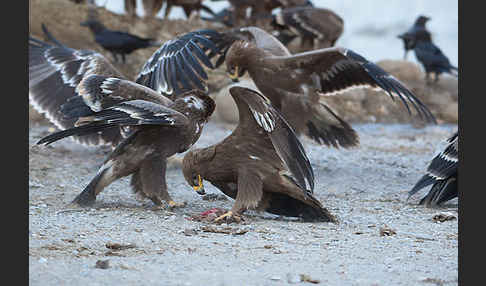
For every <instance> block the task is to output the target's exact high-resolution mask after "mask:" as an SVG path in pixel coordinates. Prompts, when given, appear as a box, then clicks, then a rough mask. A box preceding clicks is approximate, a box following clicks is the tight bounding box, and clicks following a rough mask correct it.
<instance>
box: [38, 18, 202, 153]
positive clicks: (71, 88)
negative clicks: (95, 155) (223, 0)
mask: <svg viewBox="0 0 486 286" xmlns="http://www.w3.org/2000/svg"><path fill="white" fill-rule="evenodd" d="M42 28H43V30H44V32H45V33H46V36H47V38H48V39H49V41H51V42H52V44H49V43H46V42H44V41H41V40H38V39H36V38H33V37H30V38H29V102H30V104H31V105H32V106H33V107H34V108H35V109H36V110H37V111H38V112H39V113H41V114H44V115H45V116H46V118H47V119H49V121H51V122H52V123H53V124H54V125H55V126H56V127H58V128H59V129H61V130H64V129H68V128H71V127H74V124H75V122H76V121H77V119H78V118H79V116H82V115H83V114H84V115H86V114H90V113H91V112H92V111H91V109H90V108H89V107H88V106H87V105H86V104H85V102H84V101H83V99H82V97H80V95H79V94H78V93H77V91H76V87H77V86H78V84H79V83H80V82H81V80H82V79H83V78H84V77H86V76H89V75H92V74H96V75H101V76H105V77H114V78H119V79H125V80H128V79H127V78H126V76H125V75H123V74H122V73H121V72H120V71H118V70H117V69H116V68H115V67H114V66H113V65H112V64H111V63H110V61H108V60H107V59H106V58H105V57H104V56H103V55H102V54H100V53H97V52H95V51H92V50H75V49H72V48H69V47H66V46H65V45H63V44H62V43H60V42H59V41H58V40H57V39H55V38H54V36H53V35H52V34H50V32H49V31H48V30H47V28H46V27H45V26H43V27H42ZM192 33H197V34H201V35H205V32H204V31H201V32H198V31H195V32H191V33H189V34H186V35H185V36H186V37H185V38H183V39H179V38H175V39H172V40H169V41H167V42H166V43H165V44H163V45H162V46H161V49H162V50H164V51H170V52H171V53H173V55H172V56H171V55H164V60H165V61H166V62H171V63H175V59H174V55H177V54H178V51H180V50H184V51H185V49H196V48H197V49H202V48H205V45H207V44H206V43H205V42H201V41H199V40H198V39H199V38H198V37H200V36H196V37H192V36H191V37H189V35H190V34H192ZM184 51H183V53H184ZM191 60H192V61H196V59H194V57H193V55H192V54H191V55H189V56H188V57H187V58H186V60H185V61H183V62H180V61H177V64H174V65H170V66H169V67H168V68H167V69H168V70H170V72H168V73H164V74H168V75H170V77H169V79H167V80H165V81H164V87H165V88H166V89H165V90H164V91H162V90H160V89H159V90H157V91H158V92H159V93H162V94H163V95H164V96H166V97H169V98H172V99H173V98H175V97H177V96H178V95H180V94H182V93H184V92H187V91H190V90H192V89H193V85H191V82H189V81H187V80H185V79H188V78H191V74H187V75H186V72H187V73H189V71H192V69H191V68H190V66H191V65H193V64H192V62H191ZM150 61H151V60H150V59H149V61H148V63H146V65H145V66H144V67H143V69H142V70H141V72H140V74H139V75H138V76H137V78H136V79H135V80H136V81H137V83H140V84H141V85H145V86H148V87H150V88H152V86H149V85H148V84H147V83H148V81H147V78H146V76H145V72H147V73H148V72H151V71H153V67H152V66H150V64H149V62H150ZM157 71H160V70H157ZM150 76H151V77H150V78H149V79H151V80H155V76H160V74H159V73H157V74H150ZM206 78H207V77H206ZM157 82H159V81H157ZM199 89H200V90H203V92H206V91H207V90H204V89H203V88H199ZM72 138H73V139H74V140H75V141H76V142H78V143H80V144H82V145H86V146H99V145H111V146H112V147H114V146H116V145H118V143H120V141H121V140H122V136H121V134H120V131H119V130H116V129H109V130H103V131H101V132H100V133H99V134H97V133H94V134H88V135H84V136H72Z"/></svg>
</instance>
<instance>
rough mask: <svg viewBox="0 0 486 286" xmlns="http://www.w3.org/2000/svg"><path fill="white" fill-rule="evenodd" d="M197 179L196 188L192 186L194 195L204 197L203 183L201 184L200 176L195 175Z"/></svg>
mask: <svg viewBox="0 0 486 286" xmlns="http://www.w3.org/2000/svg"><path fill="white" fill-rule="evenodd" d="M197 179H198V181H199V185H197V186H194V187H193V188H194V191H196V193H198V194H199V195H201V196H202V195H205V194H206V192H205V191H204V186H203V182H202V179H201V175H197Z"/></svg>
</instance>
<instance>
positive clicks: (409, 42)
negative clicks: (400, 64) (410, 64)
mask: <svg viewBox="0 0 486 286" xmlns="http://www.w3.org/2000/svg"><path fill="white" fill-rule="evenodd" d="M429 20H430V17H427V16H419V17H418V18H417V19H416V20H415V23H414V24H413V26H412V27H411V28H410V29H408V30H407V31H406V32H405V33H403V34H400V35H398V38H400V39H402V40H403V48H404V49H405V54H404V55H403V59H407V54H408V51H410V50H413V48H414V47H415V43H416V42H417V40H425V41H431V40H432V36H431V34H430V32H429V31H428V30H427V28H426V27H425V24H426V23H427V21H429Z"/></svg>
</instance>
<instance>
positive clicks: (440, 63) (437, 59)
mask: <svg viewBox="0 0 486 286" xmlns="http://www.w3.org/2000/svg"><path fill="white" fill-rule="evenodd" d="M413 50H414V51H415V56H416V57H417V60H418V61H419V62H420V63H421V64H422V66H423V67H424V69H425V79H426V80H427V81H429V74H430V73H432V72H433V73H435V81H436V82H437V81H438V80H439V75H440V74H441V73H448V74H451V75H453V76H455V77H457V72H458V69H457V67H455V66H453V65H451V63H450V62H449V59H448V58H447V57H446V56H445V55H444V53H442V51H441V50H440V49H439V47H437V46H436V45H435V44H434V43H432V41H424V40H419V41H417V42H416V44H415V47H414V49H413Z"/></svg>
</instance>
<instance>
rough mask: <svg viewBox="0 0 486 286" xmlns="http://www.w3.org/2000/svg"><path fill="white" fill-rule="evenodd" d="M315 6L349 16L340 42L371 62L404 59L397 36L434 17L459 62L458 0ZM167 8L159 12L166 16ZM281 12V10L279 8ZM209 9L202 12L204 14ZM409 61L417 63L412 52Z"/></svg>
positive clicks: (336, 0) (111, 5) (339, 1)
mask: <svg viewBox="0 0 486 286" xmlns="http://www.w3.org/2000/svg"><path fill="white" fill-rule="evenodd" d="M95 2H96V4H97V5H101V6H105V8H106V9H108V10H110V11H112V12H114V13H117V14H123V13H124V6H123V1H122V0H96V1H95ZM312 2H313V3H314V5H315V6H317V7H321V8H328V9H331V10H333V11H334V12H336V13H337V14H338V15H340V16H341V17H343V18H344V19H345V24H344V32H343V34H342V36H341V37H340V38H339V39H338V41H337V42H336V45H337V46H343V47H347V48H350V49H353V50H355V51H356V52H358V53H361V54H362V55H365V56H366V57H367V58H368V59H369V60H371V61H379V60H382V59H385V58H386V59H402V58H403V44H402V41H401V40H399V39H398V38H397V37H396V36H397V35H398V34H400V33H403V32H405V31H406V30H407V29H408V28H409V27H411V26H412V25H413V23H414V21H415V19H416V18H417V17H418V16H419V15H425V16H428V17H430V18H431V20H430V21H429V22H428V23H427V28H428V30H429V31H430V32H431V33H432V40H433V41H434V42H435V43H436V44H437V46H439V47H440V49H441V50H442V52H444V54H446V55H447V56H448V57H449V60H450V62H451V64H453V65H454V66H458V65H459V61H458V13H459V11H458V1H457V0H426V1H424V0H396V1H389V0H366V1H356V0H313V1H312ZM204 4H205V5H207V6H209V7H210V8H211V9H213V11H219V10H221V9H223V8H225V7H227V6H229V4H228V2H227V1H216V2H212V1H209V0H206V1H204ZM164 10H165V7H163V8H162V10H161V11H159V13H158V14H157V17H158V18H162V16H163V13H164ZM275 11H278V9H275ZM204 13H205V12H202V14H203V15H205V14H204ZM137 14H138V15H140V16H142V15H143V14H144V12H143V8H142V0H137ZM184 18H185V16H184V12H183V10H182V8H180V7H177V6H174V7H173V8H172V11H171V13H170V15H169V19H184ZM408 60H409V61H412V62H415V63H417V60H416V58H415V54H414V53H413V52H411V53H410V54H409V56H408Z"/></svg>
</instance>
